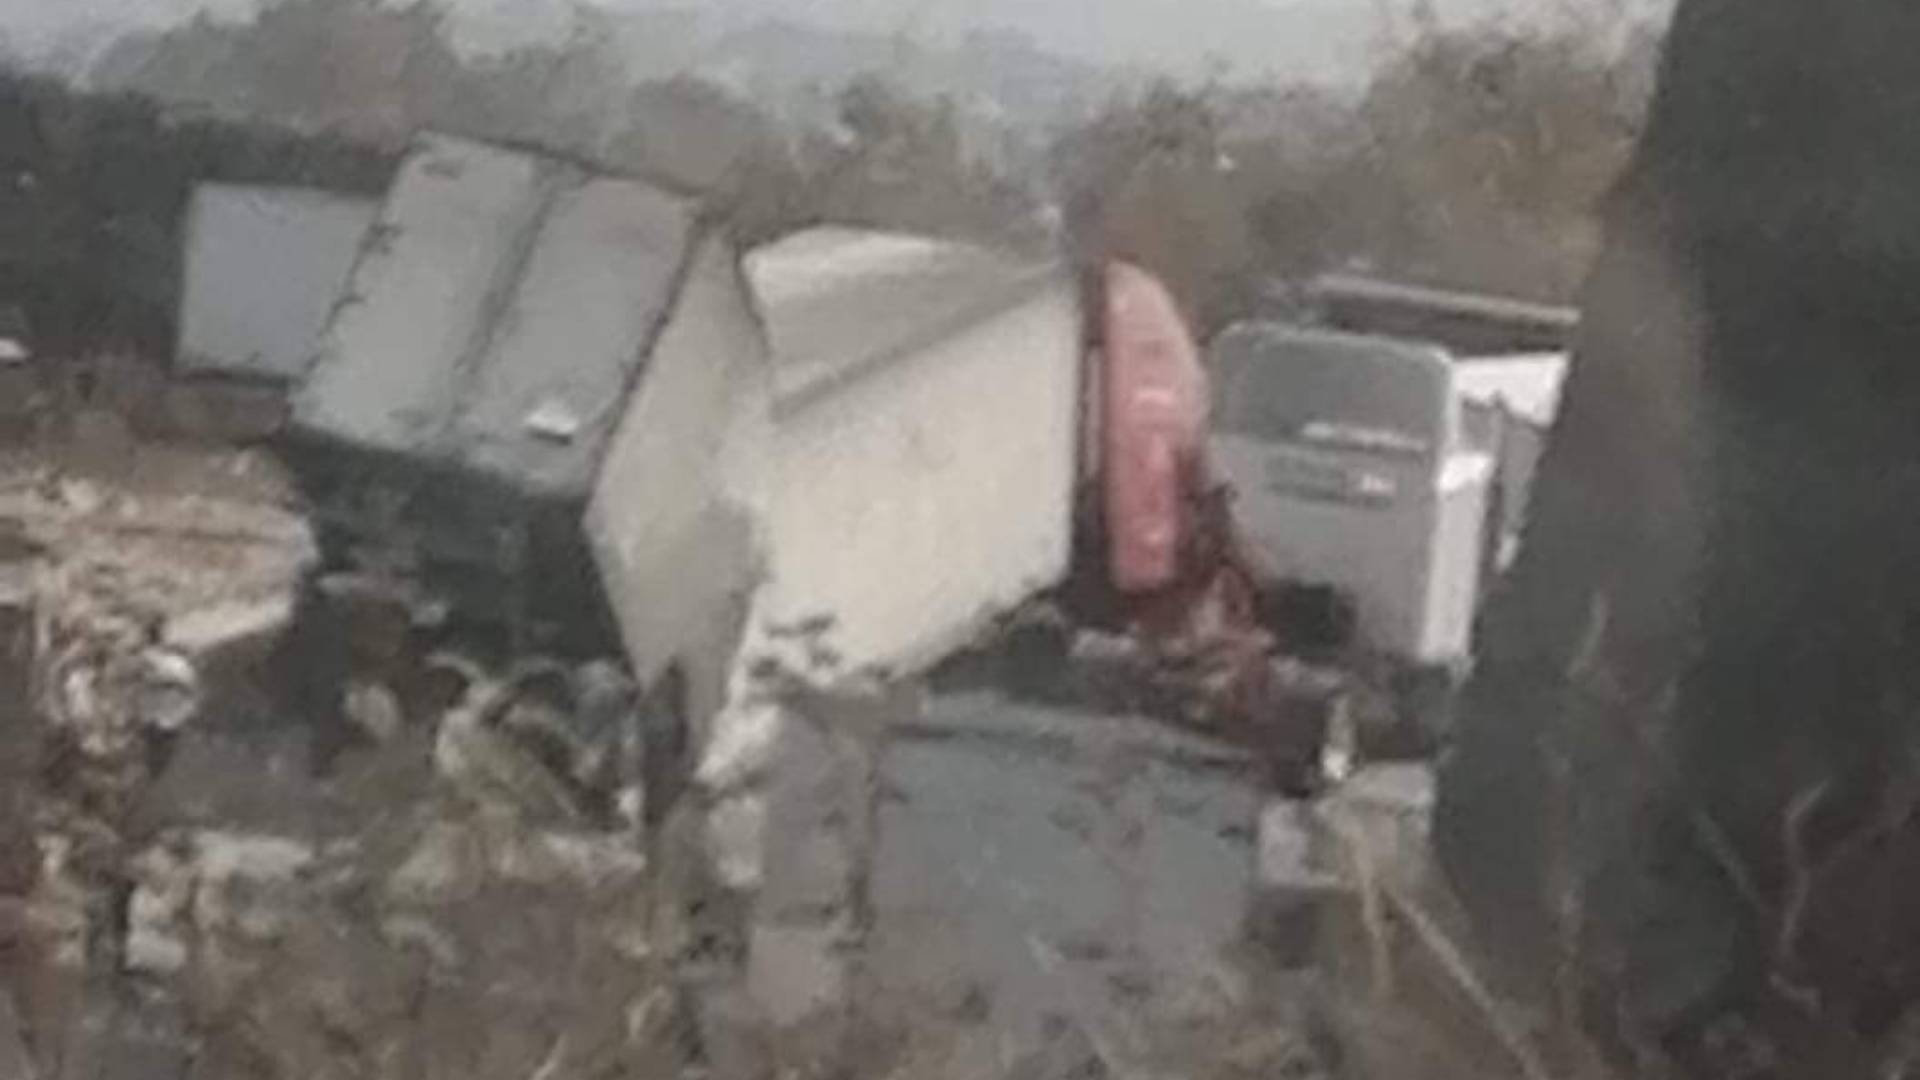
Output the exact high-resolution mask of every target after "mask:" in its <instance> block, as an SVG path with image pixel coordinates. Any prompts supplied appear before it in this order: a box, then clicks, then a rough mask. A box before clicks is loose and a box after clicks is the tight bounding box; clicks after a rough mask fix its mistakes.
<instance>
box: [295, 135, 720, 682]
mask: <svg viewBox="0 0 1920 1080" xmlns="http://www.w3.org/2000/svg"><path fill="white" fill-rule="evenodd" d="M715 244H717V245H720V246H721V247H722V248H723V249H725V251H724V257H728V258H730V257H731V249H730V248H728V247H727V246H726V244H725V241H724V240H723V239H722V238H720V237H718V236H707V235H705V230H703V228H702V225H701V217H700V214H699V212H698V207H697V205H696V204H695V203H694V202H693V201H691V200H689V199H686V198H684V197H681V196H679V195H676V194H673V193H670V192H667V191H663V190H661V189H659V188H657V187H655V186H652V185H650V184H648V183H645V182H642V181H640V180H635V179H628V178H621V177H614V176H609V175H606V174H603V173H600V172H596V171H595V170H593V169H591V168H588V167H585V166H582V165H580V164H578V163H574V162H569V161H565V160H561V159H558V158H555V157H550V156H546V155H543V154H538V153H531V152H526V151H522V150H517V149H510V148H505V147H499V146H493V145H489V144H484V143H479V142H474V141H470V140H466V139H459V138H453V137H448V136H440V135H428V136H423V137H422V138H421V139H420V140H419V141H418V142H417V144H416V146H415V148H414V149H413V151H412V153H411V154H410V155H409V156H408V157H407V159H406V161H405V162H404V164H403V165H402V167H401V169H400V172H399V175H398V177H397V178H396V179H395V181H394V184H393V187H392V189H391V190H390V191H389V193H388V195H387V198H386V200H385V202H384V204H383V205H382V207H381V209H380V213H379V215H378V218H377V220H376V221H375V223H374V225H373V227H372V229H371V230H370V231H369V232H368V234H367V239H366V242H365V244H364V245H363V247H362V250H361V252H360V255H359V258H358V261H357V262H356V264H355V267H354V270H353V273H352V275H351V276H350V278H349V280H348V282H347V285H346V290H345V293H344V295H343V296H342V297H341V298H340V301H339V303H338V304H337V305H336V307H335V310H334V314H333V317H332V319H331V322H330V323H329V325H328V327H327V329H326V332H325V333H324V335H323V336H322V339H321V342H320V347H319V349H318V351H317V358H316V360H315V361H314V363H313V366H312V367H311V369H310V370H309V371H308V373H307V377H306V380H305V383H304V385H303V386H302V387H301V388H300V389H299V391H298V392H297V393H296V395H295V400H294V413H293V431H292V437H291V439H290V440H289V441H290V447H289V453H290V457H291V458H292V459H293V462H294V465H295V468H296V470H297V471H298V473H299V475H300V476H301V479H302V481H303V484H304V485H305V487H306V489H307V493H308V495H309V497H310V499H311V501H312V502H313V504H314V508H315V512H316V516H317V517H318V519H319V522H320V526H321V539H322V547H323V551H324V552H325V554H326V557H327V558H328V560H329V561H330V562H333V563H344V564H353V565H357V566H360V567H362V568H364V567H365V566H366V564H369V563H375V564H381V563H393V562H398V563H401V564H402V565H403V566H404V568H405V569H406V570H407V571H408V572H410V573H411V574H413V575H414V576H415V577H416V578H417V579H419V580H423V581H425V582H426V583H427V584H428V585H429V587H431V588H434V589H436V590H437V591H439V592H441V593H442V594H443V595H445V597H446V598H447V599H449V600H450V601H453V602H454V603H455V604H456V606H457V608H458V609H459V610H461V611H463V612H466V613H470V614H477V615H481V616H484V617H498V618H500V619H502V620H503V621H504V622H506V623H507V624H509V625H512V626H514V627H518V628H531V629H534V630H540V629H541V628H543V627H548V628H557V629H561V630H563V631H566V634H565V637H566V638H568V639H574V638H580V637H582V636H583V635H584V637H585V639H587V640H589V641H592V642H594V643H596V644H599V643H602V642H604V641H606V640H610V638H611V635H612V632H613V623H612V619H611V617H610V614H609V613H608V612H607V609H606V605H605V602H604V600H603V598H602V594H601V589H600V587H599V582H598V578H597V575H596V573H595V571H594V569H593V563H592V559H591V558H590V556H589V552H588V545H587V543H586V539H585V536H584V535H583V524H582V515H583V513H584V510H585V507H586V504H587V501H588V498H589V496H590V495H591V494H592V493H593V491H594V488H595V484H596V481H597V478H598V476H599V472H600V467H601V461H602V458H603V456H604V455H605V454H606V452H607V449H608V445H609V442H610V440H611V438H612V436H613V433H614V432H615V430H616V429H617V428H618V426H619V425H620V424H621V422H622V420H623V417H624V415H625V413H626V410H627V407H628V402H629V401H630V399H631V398H632V397H633V392H634V389H635V387H636V385H638V383H639V382H640V381H641V380H642V378H643V376H644V374H645V372H646V370H647V366H648V357H649V355H650V353H651V351H652V348H653V345H654V342H655V339H656V337H657V336H658V335H659V333H660V332H661V329H662V328H663V327H664V326H665V325H667V323H668V321H669V319H670V318H671V316H672V314H673V311H674V308H675V305H676V303H677V302H678V299H679V294H680V291H681V289H682V286H683V284H684V282H685V279H686V277H687V274H688V267H689V265H690V263H691V262H692V260H693V258H694V254H695V252H696V251H697V250H700V249H702V248H705V247H708V246H711V245H715ZM739 308H740V310H742V311H748V312H750V310H751V307H750V305H748V304H745V303H742V304H740V305H739ZM754 330H755V332H756V333H757V327H755V328H754Z"/></svg>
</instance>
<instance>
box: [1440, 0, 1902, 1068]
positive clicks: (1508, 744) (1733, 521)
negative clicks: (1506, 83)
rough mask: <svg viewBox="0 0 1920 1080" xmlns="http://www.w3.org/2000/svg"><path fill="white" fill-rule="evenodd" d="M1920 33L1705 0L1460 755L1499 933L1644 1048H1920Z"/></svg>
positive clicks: (1593, 1031)
mask: <svg viewBox="0 0 1920 1080" xmlns="http://www.w3.org/2000/svg"><path fill="white" fill-rule="evenodd" d="M1916 31H1920V12H1916V11H1915V9H1913V8H1912V7H1910V6H1908V5H1903V4H1897V3H1891V2H1885V0H1861V2H1854V3H1845V4H1839V5H1831V4H1815V3H1810V2H1804V0H1763V2H1760V3H1751V2H1749V3H1743V4H1729V3H1724V2H1718V0H1682V2H1681V3H1680V5H1679V8H1678V11H1677V14H1676V16H1675V19H1674V23H1673V29H1672V33H1671V38H1670V41H1669V44H1668V48H1667V53H1666V56H1665V60H1664V66H1663V68H1662V71H1661V76H1660V85H1659V90H1658V93H1657V95H1656V98H1655V100H1654V102H1653V105H1652V113H1651V117H1650V119H1649V123H1648V126H1647V129H1646V132H1645V134H1644V136H1643V138H1642V140H1641V144H1640V147H1639V152H1638V154H1637V157H1636V158H1635V160H1634V162H1633V164H1632V166H1631V167H1630V168H1629V170H1628V171H1627V173H1626V174H1625V176H1624V178H1623V179H1622V181H1621V182H1620V184H1619V186H1618V188H1617V190H1616V191H1615V192H1614V194H1613V197H1612V200H1611V203H1610V205H1609V206H1608V208H1607V221H1606V227H1607V232H1608V239H1607V245H1606V249H1605V252H1604V254H1603V255H1602V257H1601V259H1600V262H1599V264H1598V265H1597V267H1596V269H1595V271H1594V274H1593V277H1592V280H1591V282H1590V285H1589V289H1588V294H1587V297H1586V311H1585V321H1584V325H1583V327H1582V330H1581V333H1580V337H1579V345H1578V349H1577V359H1576V361H1575V365H1574V370H1573V373H1572V376H1571V382H1570V384H1569V386H1568V388H1567V395H1566V402H1565V408H1564V410H1563V411H1562V414H1561V416H1560V420H1559V424H1558V428H1557V430H1556V432H1555V438H1554V442H1553V444H1552V445H1551V447H1550V448H1549V450H1548V452H1547V454H1546V457H1545V460H1544V462H1543V464H1542V466H1541V482H1540V484H1539V488H1538V491H1539V494H1538V495H1537V497H1536V503H1535V507H1534V511H1533V515H1532V523H1531V524H1530V526H1529V529H1528V537H1527V543H1526V546H1525V548H1524V549H1523V551H1522V554H1521V555H1520V558H1519V563H1518V565H1517V567H1516V568H1515V570H1514V573H1513V576H1512V578H1511V579H1510V583H1509V585H1508V586H1507V588H1506V589H1505V590H1504V592H1503V593H1502V594H1501V595H1499V596H1498V597H1496V599H1495V600H1494V602H1493V604H1492V606H1491V609H1490V611H1489V612H1488V615H1487V621H1486V628H1485V633H1484V637H1483V642H1484V652H1483V655H1482V657H1481V662H1480V666H1479V669H1478V671H1477V672H1476V675H1475V677H1474V678H1473V680H1472V682H1471V685H1470V686H1469V688H1468V691H1467V695H1466V701H1465V705H1464V708H1463V710H1462V712H1463V716H1462V720H1461V724H1460V729H1459V738H1458V744H1457V745H1456V746H1455V747H1454V749H1453V752H1452V755H1451V758H1450V760H1449V761H1448V762H1447V765H1446V768H1445V773H1444V777H1443V781H1442V785H1441V794H1440V801H1439V807H1438V810H1437V821H1436V843H1437V846H1438V849H1439V855H1440V856H1441V858H1442V860H1443V862H1444V863H1445V865H1446V867H1447V869H1448V872H1449V874H1450V876H1451V877H1452V879H1453V881H1454V883H1455V885H1456V886H1457V887H1458V890H1459V892H1460V893H1461V895H1462V897H1463V899H1464V900H1465V901H1466V903H1467V906H1468V907H1469V908H1470V909H1471V910H1472V911H1473V912H1474V913H1475V914H1476V915H1477V916H1478V919H1477V922H1478V925H1479V926H1480V928H1481V930H1482V931H1483V936H1484V939H1485V941H1484V943H1485V944H1486V945H1487V947H1488V948H1489V950H1490V951H1492V952H1494V953H1495V954H1496V955H1497V956H1499V957H1500V959H1501V960H1502V963H1501V965H1500V967H1501V969H1502V971H1503V972H1504V974H1505V975H1507V976H1508V977H1509V978H1511V979H1512V980H1514V985H1515V986H1516V987H1518V988H1520V989H1521V990H1522V992H1524V993H1525V994H1526V995H1527V996H1529V997H1531V998H1532V999H1533V1000H1538V1001H1552V1002H1554V1003H1555V1008H1556V1011H1557V1013H1558V1014H1559V1018H1560V1019H1561V1020H1563V1021H1567V1022H1568V1025H1567V1026H1568V1029H1573V1028H1578V1029H1580V1030H1582V1031H1583V1032H1584V1033H1586V1034H1587V1035H1590V1036H1597V1037H1598V1040H1599V1042H1600V1043H1601V1044H1603V1045H1604V1046H1606V1047H1607V1048H1609V1049H1610V1050H1611V1051H1612V1055H1611V1056H1613V1057H1614V1059H1615V1060H1616V1061H1617V1062H1619V1063H1621V1064H1622V1065H1625V1066H1628V1067H1631V1068H1632V1069H1633V1070H1634V1071H1635V1073H1636V1074H1637V1075H1681V1076H1734V1075H1739V1076H1868V1075H1877V1076H1902V1075H1910V1071H1911V1070H1912V1069H1913V1068H1914V1067H1915V1064H1914V1046H1915V1040H1914V1035H1915V1033H1916V1031H1920V1012H1917V1011H1916V1010H1915V1003H1916V1001H1920V919H1916V918H1915V917H1914V916H1913V914H1912V913H1913V912H1914V911H1915V910H1917V909H1920V907H1917V903H1916V902H1920V871H1916V867H1920V861H1917V860H1920V815H1916V808H1917V807H1920V803H1917V802H1916V797H1915V794H1914V793H1915V791H1916V790H1920V788H1917V787H1916V785H1915V779H1916V775H1920V774H1917V772H1916V765H1915V761H1916V759H1915V756H1914V749H1913V748H1914V745H1915V743H1914V738H1915V736H1914V732H1915V727H1914V712H1913V709H1914V701H1915V690H1916V685H1915V673H1916V672H1920V665H1916V663H1915V648H1916V637H1915V627H1916V621H1915V614H1916V612H1920V577H1916V575H1915V573H1914V569H1913V565H1912V561H1911V559H1912V556H1911V553H1912V552H1913V551H1914V550H1916V542H1917V541H1920V498H1916V495H1917V494H1920V489H1917V488H1916V482H1915V472H1914V462H1915V461H1916V460H1920V458H1917V457H1916V450H1920V426H1916V425H1915V422H1914V405H1915V402H1916V401H1920V375H1916V369H1915V368H1914V367H1913V363H1912V357H1913V356H1914V355H1915V351H1916V347H1920V319H1916V318H1915V307H1914V300H1913V291H1912V289H1913V284H1912V283H1913V282H1914V281H1915V280H1916V279H1920V213H1916V212H1915V210H1916V205H1920V204H1916V202H1915V200H1914V197H1913V194H1912V192H1913V190H1914V187H1915V181H1916V180H1920V133H1916V129H1915V128H1914V126H1913V124H1912V105H1913V103H1914V102H1915V101H1916V100H1920V70H1916V69H1915V68H1914V67H1913V65H1912V64H1911V63H1910V60H1909V58H1908V56H1907V43H1910V42H1911V41H1912V40H1913V38H1914V34H1915V32H1916Z"/></svg>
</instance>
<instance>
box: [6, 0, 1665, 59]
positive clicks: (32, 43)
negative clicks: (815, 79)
mask: <svg viewBox="0 0 1920 1080" xmlns="http://www.w3.org/2000/svg"><path fill="white" fill-rule="evenodd" d="M254 2H255V0H0V31H3V32H4V34H5V36H6V38H7V39H9V40H10V41H12V42H13V43H14V44H15V46H16V47H24V48H27V49H38V48H41V47H43V46H44V45H45V44H46V43H47V42H49V41H51V40H55V39H56V38H57V37H58V36H59V35H61V34H63V33H67V32H70V31H72V30H73V29H75V28H77V27H85V26H89V25H95V26H97V25H103V24H104V25H113V26H134V25H152V24H154V23H156V22H163V21H166V20H168V19H177V18H180V17H182V16H183V15H185V14H186V13H189V12H191V11H193V10H194V9H196V8H199V7H211V8H213V9H214V10H216V11H221V12H226V13H234V12H244V11H246V10H247V9H248V8H249V7H250V5H251V4H252V3H254ZM448 2H450V3H451V4H452V6H454V7H455V8H457V9H461V10H463V11H466V12H469V13H473V14H478V15H484V16H487V17H488V18H489V21H490V22H495V23H499V22H510V23H511V22H525V23H527V24H529V25H530V26H537V25H538V24H540V23H542V22H547V23H551V22H553V21H554V19H555V18H556V17H563V16H562V13H563V12H564V11H565V6H566V0H448ZM600 2H601V3H603V4H604V5H605V6H609V7H614V8H627V9H634V8H644V7H648V6H676V5H675V4H674V3H673V2H672V0H600ZM1610 2H1618V3H1623V4H1625V5H1627V6H1628V7H1629V8H1632V9H1636V10H1645V9H1648V8H1649V7H1652V6H1657V5H1659V4H1660V3H1662V2H1664V0H1610ZM1594 3H1595V0H1436V4H1435V6H1436V8H1438V9H1439V11H1440V12H1441V13H1442V15H1443V16H1445V17H1448V18H1451V19H1459V20H1465V19H1471V18H1479V17H1488V16H1493V17H1499V18H1511V19H1520V20H1529V19H1540V18H1552V17H1556V16H1557V15H1564V14H1565V13H1566V12H1568V11H1572V10H1577V9H1579V8H1580V7H1582V6H1585V7H1586V8H1587V9H1588V10H1592V8H1593V5H1594ZM677 6H682V7H697V8H699V9H701V10H703V11H709V12H714V13H717V14H720V15H723V16H728V17H733V18H742V19H745V18H755V17H767V16H776V15H778V16H784V17H787V18H791V19H795V20H798V21H807V22H815V23H821V24H825V25H830V26H835V27H841V28H850V29H860V30H866V31H873V32H881V33H906V34H911V35H915V36H923V37H934V38H938V37H944V36H947V35H951V34H954V33H957V32H960V31H964V30H967V29H973V28H980V27H1006V28H1010V29H1015V30H1019V31H1021V32H1024V33H1026V34H1028V35H1029V36H1031V37H1032V38H1033V39H1034V40H1035V41H1036V42H1038V43H1039V44H1040V45H1041V46H1042V47H1044V48H1046V49H1048V50H1051V51H1053V52H1057V53H1061V54H1064V55H1069V56H1076V57H1080V58H1084V59H1089V60H1096V61H1100V62H1103V63H1110V64H1125V65H1138V66H1146V67H1153V68H1157V69H1160V70H1166V71H1171V72H1174V73H1178V74H1185V75H1195V74H1200V73H1203V72H1205V71H1207V70H1209V68H1210V67H1211V66H1212V65H1215V64H1219V63H1224V64H1225V65H1226V66H1227V68H1228V69H1229V70H1230V71H1232V72H1235V73H1238V74H1241V75H1262V74H1269V73H1271V74H1275V75H1279V76H1281V77H1288V76H1292V77H1311V78H1324V77H1327V76H1328V75H1330V74H1333V75H1337V74H1338V73H1339V72H1340V71H1341V70H1342V69H1346V68H1350V67H1359V66H1364V62H1365V57H1366V56H1367V55H1368V54H1369V53H1370V52H1371V51H1372V50H1373V48H1374V46H1375V45H1376V44H1377V42H1378V40H1379V35H1380V32H1381V30H1382V28H1383V27H1385V26H1387V25H1388V22H1387V20H1389V19H1391V18H1393V17H1395V15H1394V13H1396V12H1402V13H1403V12H1404V11H1405V10H1406V9H1407V8H1408V7H1410V6H1411V0H691V2H689V0H679V3H678V5H677Z"/></svg>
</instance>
